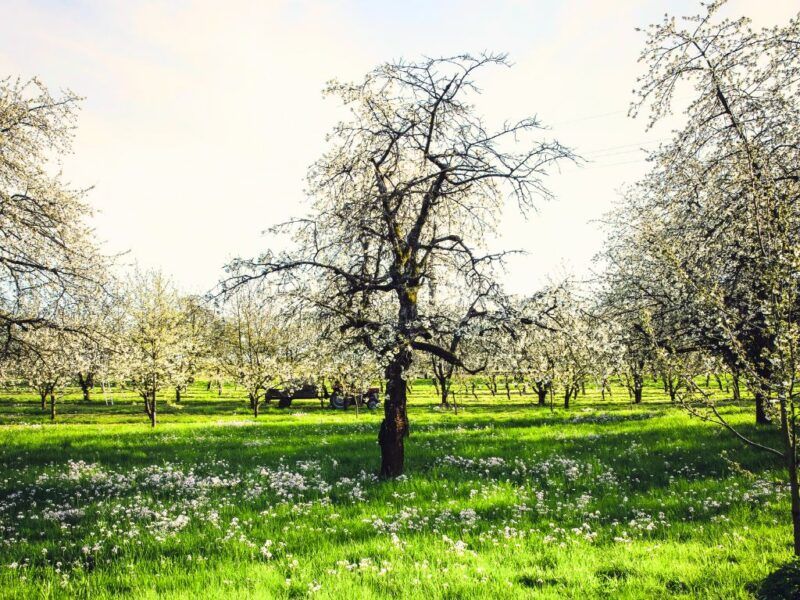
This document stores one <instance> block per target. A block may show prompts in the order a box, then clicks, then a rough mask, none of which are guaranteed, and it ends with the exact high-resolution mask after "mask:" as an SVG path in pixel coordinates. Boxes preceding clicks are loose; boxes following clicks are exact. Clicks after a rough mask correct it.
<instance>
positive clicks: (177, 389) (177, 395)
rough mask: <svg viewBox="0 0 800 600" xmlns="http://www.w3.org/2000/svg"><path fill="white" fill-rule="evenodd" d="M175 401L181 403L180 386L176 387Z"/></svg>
mask: <svg viewBox="0 0 800 600" xmlns="http://www.w3.org/2000/svg"><path fill="white" fill-rule="evenodd" d="M175 402H176V403H177V404H180V403H181V388H180V387H176V388H175Z"/></svg>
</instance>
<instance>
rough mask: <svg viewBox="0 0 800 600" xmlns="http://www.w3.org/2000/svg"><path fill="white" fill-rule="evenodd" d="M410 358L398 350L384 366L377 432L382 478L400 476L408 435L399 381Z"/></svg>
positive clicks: (402, 382)
mask: <svg viewBox="0 0 800 600" xmlns="http://www.w3.org/2000/svg"><path fill="white" fill-rule="evenodd" d="M411 358H412V357H411V350H410V349H402V350H400V351H399V352H398V354H397V355H395V357H394V358H393V359H392V361H391V362H390V363H389V365H388V366H387V367H386V402H385V403H384V405H383V422H382V423H381V428H380V432H379V433H378V444H380V447H381V471H380V476H381V477H382V478H393V477H397V476H398V475H402V474H403V467H404V463H405V438H406V436H408V415H407V414H406V401H407V395H406V382H405V380H404V379H403V378H404V376H405V375H404V373H405V370H406V369H407V368H408V367H409V366H410V365H411Z"/></svg>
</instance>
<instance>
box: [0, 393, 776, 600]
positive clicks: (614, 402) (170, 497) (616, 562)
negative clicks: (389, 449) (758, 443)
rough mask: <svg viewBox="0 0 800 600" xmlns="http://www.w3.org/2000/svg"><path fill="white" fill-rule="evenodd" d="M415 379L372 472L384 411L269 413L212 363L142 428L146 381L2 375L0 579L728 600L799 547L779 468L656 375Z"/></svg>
mask: <svg viewBox="0 0 800 600" xmlns="http://www.w3.org/2000/svg"><path fill="white" fill-rule="evenodd" d="M411 398H412V401H411V407H410V410H409V416H410V420H411V428H412V430H411V436H410V437H409V439H408V440H407V446H406V474H405V475H403V476H402V477H400V478H399V479H397V480H394V481H379V480H378V478H377V477H376V475H375V473H376V472H377V469H378V464H379V450H378V446H377V444H376V433H377V429H378V424H379V421H380V418H381V415H380V414H379V413H380V411H378V412H377V413H370V412H369V411H362V412H361V413H360V414H358V415H357V414H355V412H354V411H352V410H350V411H347V412H342V411H332V410H327V409H324V410H323V409H321V408H320V405H319V403H318V402H313V401H303V402H297V401H295V403H294V404H293V406H292V407H291V408H290V409H288V410H279V409H277V408H275V407H267V408H265V410H264V411H263V413H262V415H261V416H259V417H258V419H257V420H256V419H254V418H253V417H252V415H250V411H249V409H248V407H247V403H246V401H245V400H244V399H243V394H242V393H241V391H240V390H236V389H234V388H232V387H226V388H225V389H224V390H223V393H222V395H221V396H218V395H217V393H216V391H206V386H205V385H204V384H203V383H202V382H199V383H197V384H195V385H194V386H192V387H191V388H190V390H189V391H188V393H187V394H185V395H184V398H183V400H182V402H181V404H180V405H176V404H174V403H173V404H170V403H167V402H166V400H164V401H162V403H161V405H162V412H161V415H160V422H159V424H158V426H157V427H156V428H155V429H151V428H150V426H149V423H148V421H147V418H146V416H145V415H144V412H143V409H142V407H141V403H140V402H139V401H137V400H136V399H135V398H134V397H133V396H123V397H119V396H117V397H116V399H115V402H114V404H113V405H107V404H106V403H105V402H104V401H103V398H102V394H100V392H99V390H97V391H96V393H95V399H93V400H92V401H91V402H90V403H85V402H83V401H82V400H81V399H80V396H79V394H71V395H69V396H67V397H66V398H65V399H63V400H62V401H61V402H60V404H59V406H58V409H59V413H58V416H57V418H56V421H55V422H54V423H51V422H50V419H49V415H48V414H47V413H46V412H45V413H43V412H42V411H41V409H40V408H39V404H38V401H37V400H36V399H35V398H34V397H32V396H31V395H30V394H25V393H23V392H15V391H13V390H11V391H6V392H4V393H3V394H2V397H1V398H0V464H2V471H0V531H2V542H0V589H1V590H2V596H3V597H4V598H304V597H317V598H387V597H397V598H427V599H431V598H530V597H534V598H652V597H655V596H660V597H675V598H725V599H732V598H752V597H757V596H759V595H760V594H762V591H760V590H762V587H761V586H762V582H763V581H764V579H765V578H767V577H768V575H769V574H770V573H772V572H774V571H775V570H776V569H777V568H778V567H779V566H780V565H782V564H784V563H786V562H787V561H788V560H789V559H790V558H791V528H790V520H789V506H788V504H789V503H788V493H787V490H786V487H785V485H784V483H783V482H784V481H785V479H786V478H785V474H784V473H783V472H782V470H781V469H779V468H777V467H776V466H775V463H774V460H773V459H772V458H770V457H769V456H768V455H765V454H762V453H759V452H757V451H755V450H752V449H750V448H748V447H745V446H743V445H741V444H740V443H739V442H737V441H736V440H734V439H733V438H732V436H731V435H730V434H729V433H727V432H724V431H721V430H720V429H718V428H716V427H714V426H712V425H709V424H706V423H702V422H700V421H698V420H697V419H690V418H689V417H688V416H687V415H686V414H685V412H683V411H682V410H680V409H678V408H675V407H672V406H671V405H670V403H669V402H668V399H667V397H666V396H665V395H664V394H663V393H662V392H661V390H660V388H659V386H658V385H657V384H656V383H653V382H649V383H648V387H647V389H646V393H645V401H644V402H643V403H642V404H641V405H631V404H630V403H629V402H628V399H627V396H626V395H625V393H624V391H623V390H622V389H621V388H616V389H615V393H614V396H613V397H612V398H610V399H606V401H601V399H600V395H599V392H598V391H597V390H593V389H589V390H587V394H586V395H585V396H581V397H579V398H578V400H577V401H576V402H575V405H574V407H573V408H571V409H570V410H569V411H565V410H563V409H559V408H558V406H556V408H555V409H554V410H551V409H550V407H547V408H541V407H538V406H534V405H533V399H532V397H530V396H525V397H520V396H518V395H514V396H512V399H511V400H508V399H507V398H506V397H505V396H504V395H499V396H495V397H493V396H491V395H489V394H488V393H487V392H486V391H485V390H484V391H482V392H481V393H480V395H479V397H478V399H477V400H475V399H474V398H470V399H465V402H464V404H463V405H462V406H461V407H460V410H459V413H458V414H457V415H456V414H453V412H451V411H447V410H441V409H440V408H439V407H438V406H436V398H435V396H434V390H433V389H432V388H431V387H430V386H429V385H427V384H425V383H424V382H417V383H416V384H415V385H414V388H413V392H412V394H411ZM724 411H725V412H726V413H727V415H728V416H729V418H730V419H731V420H732V421H733V422H735V423H738V424H740V425H741V427H742V429H743V430H744V431H747V432H749V433H751V434H752V435H754V436H755V437H757V438H758V437H759V436H760V437H761V438H762V439H765V438H764V436H769V435H773V434H772V433H770V432H758V431H755V428H754V427H753V426H751V425H750V423H751V422H752V420H753V417H752V407H751V406H750V405H749V404H747V405H735V404H727V405H726V406H725V408H724Z"/></svg>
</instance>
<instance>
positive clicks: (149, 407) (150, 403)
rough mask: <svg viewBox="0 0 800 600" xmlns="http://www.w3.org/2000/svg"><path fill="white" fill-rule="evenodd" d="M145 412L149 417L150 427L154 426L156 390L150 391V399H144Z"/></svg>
mask: <svg viewBox="0 0 800 600" xmlns="http://www.w3.org/2000/svg"><path fill="white" fill-rule="evenodd" d="M144 407H145V412H146V413H147V416H148V417H150V427H155V426H156V391H155V390H153V391H152V392H151V393H150V399H149V400H145V401H144Z"/></svg>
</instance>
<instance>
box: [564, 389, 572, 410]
mask: <svg viewBox="0 0 800 600" xmlns="http://www.w3.org/2000/svg"><path fill="white" fill-rule="evenodd" d="M571 396H572V389H571V388H569V387H568V388H567V389H566V390H564V408H567V409H568V408H569V400H570V397H571Z"/></svg>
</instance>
